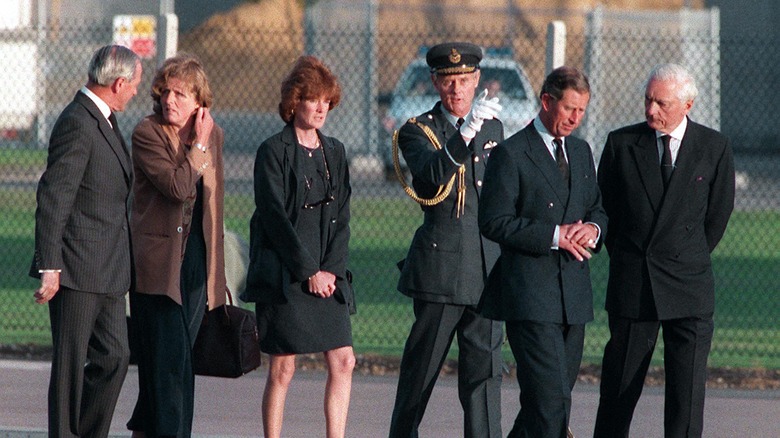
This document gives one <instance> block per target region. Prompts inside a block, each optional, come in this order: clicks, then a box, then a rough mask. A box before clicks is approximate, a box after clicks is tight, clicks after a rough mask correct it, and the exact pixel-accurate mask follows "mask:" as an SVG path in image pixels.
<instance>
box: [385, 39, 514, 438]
mask: <svg viewBox="0 0 780 438" xmlns="http://www.w3.org/2000/svg"><path fill="white" fill-rule="evenodd" d="M481 59H482V49H481V48H479V47H478V46H475V45H473V44H469V43H445V44H439V45H437V46H434V47H432V48H431V49H430V50H429V51H428V53H427V55H426V60H427V62H428V65H429V66H430V68H431V80H432V81H433V85H434V87H435V88H436V90H437V91H438V92H439V97H440V98H441V101H440V102H438V103H437V104H436V105H435V106H434V107H433V109H432V110H430V111H428V112H427V113H424V114H421V115H420V116H418V117H416V118H413V119H410V120H409V122H407V123H406V124H405V125H404V126H403V127H401V129H400V131H399V133H398V146H399V147H400V149H401V151H402V152H403V156H404V158H405V159H406V163H407V164H408V166H409V170H410V171H411V174H412V178H413V179H412V185H413V187H414V190H416V193H413V196H419V197H420V198H424V199H426V200H424V199H420V198H418V201H419V202H420V203H421V208H422V210H423V213H424V219H423V224H422V226H420V227H419V228H418V229H417V232H416V233H415V235H414V239H413V240H412V244H411V246H410V248H409V253H408V255H407V257H406V259H405V261H404V262H402V263H401V264H402V269H401V278H400V281H399V282H398V290H399V291H401V292H402V293H403V294H405V295H407V296H410V297H412V298H413V299H414V315H415V321H414V325H413V326H412V329H411V332H410V333H409V338H408V339H407V341H406V346H405V347H404V353H403V358H402V360H401V370H400V376H399V378H398V390H397V393H396V399H395V408H394V409H393V416H392V421H391V425H390V437H391V438H409V437H417V436H418V432H417V429H418V426H419V424H420V422H421V420H422V417H423V414H424V413H425V407H426V406H427V404H428V400H429V399H430V396H431V392H432V391H433V386H434V384H435V383H436V378H437V377H438V375H439V372H440V371H441V367H442V364H443V363H444V360H445V358H446V356H447V353H448V351H449V349H450V345H451V344H452V340H453V337H454V336H455V334H456V333H457V335H458V346H459V354H458V395H459V398H460V404H461V406H462V408H463V411H464V432H463V436H464V437H500V436H501V373H502V360H501V342H502V333H501V325H500V323H498V322H494V321H491V320H489V319H487V318H484V317H482V316H481V315H480V314H479V313H478V312H477V309H476V306H477V304H478V303H479V300H480V297H481V296H482V289H483V286H484V282H485V279H486V278H487V272H489V270H490V268H492V267H493V264H494V263H495V261H496V259H497V257H498V252H499V251H498V246H497V245H496V244H494V243H492V242H489V241H487V240H485V239H483V238H482V237H481V236H480V234H479V228H478V226H477V205H478V203H479V202H480V189H481V187H482V175H483V173H484V169H485V161H486V159H487V156H488V153H489V152H490V150H491V148H492V147H493V146H494V145H495V144H496V143H497V142H499V141H501V140H502V139H503V132H504V130H503V126H502V125H501V122H499V121H498V120H496V119H495V116H496V115H497V114H498V112H499V111H500V109H501V106H500V105H499V104H498V99H497V98H495V99H490V100H488V99H486V97H485V94H486V93H483V94H482V95H481V97H480V98H479V99H477V100H474V95H475V92H476V89H477V86H478V85H479V77H480V72H479V61H480V60H481ZM459 119H460V120H459ZM448 186H449V187H450V191H449V192H448V191H447V190H448V189H447V187H448ZM437 194H438V196H437ZM432 198H438V199H435V200H433V201H430V199H432ZM401 264H399V265H401Z"/></svg>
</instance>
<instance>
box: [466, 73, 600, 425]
mask: <svg viewBox="0 0 780 438" xmlns="http://www.w3.org/2000/svg"><path fill="white" fill-rule="evenodd" d="M540 98H541V103H542V108H541V110H540V111H539V115H538V117H536V119H534V121H533V122H532V123H531V124H529V125H528V126H527V127H526V128H524V129H523V130H521V131H520V132H518V133H517V134H515V135H513V136H511V137H509V138H508V139H507V140H506V141H504V142H503V143H501V144H499V145H498V147H496V148H495V149H494V150H493V153H492V154H491V156H490V161H489V163H488V166H487V170H486V172H485V184H484V187H483V188H482V198H481V199H480V204H479V228H480V230H481V231H482V234H483V235H484V236H485V237H487V238H488V239H490V240H493V241H495V242H498V243H499V244H500V245H501V258H500V259H499V261H498V263H497V264H496V266H495V268H494V269H493V271H492V272H491V273H490V277H489V280H488V285H487V287H486V288H485V297H484V301H483V304H482V313H483V315H485V316H487V317H489V318H493V319H497V320H503V321H506V331H507V338H508V340H509V345H510V347H511V348H512V353H513V354H514V356H515V360H516V362H517V381H518V383H519V385H520V391H521V393H520V412H519V413H518V414H517V418H516V419H515V423H514V426H513V428H512V431H511V432H510V433H509V437H534V438H543V437H551V438H553V437H554V438H562V437H566V436H567V433H570V432H569V431H568V425H569V415H570V412H571V391H572V388H573V387H574V384H575V382H576V380H577V373H578V372H579V367H580V360H581V359H582V348H583V341H584V335H585V323H587V322H589V321H591V320H592V319H593V303H592V300H593V298H592V290H591V283H590V273H589V268H588V262H587V260H588V259H590V257H591V251H597V250H598V249H599V248H600V245H599V243H598V242H599V241H600V239H599V237H600V235H601V233H603V232H605V231H606V226H607V217H606V214H605V212H604V210H603V208H602V207H601V195H600V194H599V188H598V185H597V184H596V171H595V166H594V164H593V156H592V154H591V150H590V146H589V145H588V143H586V142H585V141H583V140H580V139H578V138H576V137H573V136H571V135H570V134H571V133H572V131H574V129H576V128H577V126H578V125H579V124H580V121H581V120H582V117H583V116H584V115H585V109H586V108H587V105H588V101H589V100H590V85H589V84H588V79H587V77H586V76H585V75H584V74H583V73H581V72H580V71H579V70H577V69H574V68H571V67H559V68H557V69H555V70H553V71H552V72H551V73H550V74H549V75H548V76H547V78H546V79H545V81H544V84H543V85H542V90H541V93H540Z"/></svg>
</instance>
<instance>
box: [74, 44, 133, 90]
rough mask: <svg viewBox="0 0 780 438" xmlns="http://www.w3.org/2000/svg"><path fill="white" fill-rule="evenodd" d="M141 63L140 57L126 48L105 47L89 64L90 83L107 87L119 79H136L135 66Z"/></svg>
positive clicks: (96, 53) (99, 50) (100, 49)
mask: <svg viewBox="0 0 780 438" xmlns="http://www.w3.org/2000/svg"><path fill="white" fill-rule="evenodd" d="M139 62H141V59H140V58H139V57H138V55H136V54H135V52H133V51H132V50H130V49H128V48H127V47H124V46H103V47H101V48H99V49H98V50H97V51H96V52H95V54H94V55H92V60H90V62H89V69H88V70H87V77H88V78H89V81H90V82H92V83H94V84H97V85H102V86H104V87H107V86H109V85H111V84H112V83H113V82H114V81H115V80H117V79H119V78H125V79H127V80H128V81H132V80H133V79H135V77H134V76H135V66H136V64H138V63H139Z"/></svg>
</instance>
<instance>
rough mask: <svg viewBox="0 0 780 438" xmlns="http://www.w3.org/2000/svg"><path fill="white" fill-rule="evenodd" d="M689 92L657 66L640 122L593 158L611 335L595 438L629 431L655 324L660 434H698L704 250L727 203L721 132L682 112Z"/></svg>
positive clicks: (730, 166)
mask: <svg viewBox="0 0 780 438" xmlns="http://www.w3.org/2000/svg"><path fill="white" fill-rule="evenodd" d="M696 94H697V90H696V84H695V83H694V80H693V77H692V76H691V75H690V73H688V71H687V70H685V68H683V67H681V66H679V65H675V64H665V65H661V66H659V67H657V68H656V69H654V70H653V72H652V73H651V74H650V78H649V80H648V82H647V86H646V90H645V118H646V119H647V122H646V123H640V124H637V125H633V126H627V127H625V128H622V129H619V130H617V131H614V132H612V133H610V134H609V136H608V137H607V143H606V146H605V148H604V153H603V154H602V156H601V161H600V164H599V185H600V187H601V192H602V194H603V197H604V208H605V209H606V211H607V215H608V216H609V224H610V228H609V233H607V234H606V237H605V240H604V243H605V245H606V246H607V250H608V251H609V257H610V264H609V283H608V286H607V301H606V309H607V312H608V314H609V329H610V335H611V336H610V340H609V342H608V343H607V345H606V347H605V349H604V361H603V365H602V372H601V379H602V380H601V399H600V402H599V409H598V414H597V417H596V427H595V433H594V435H595V436H596V437H627V436H628V432H629V428H630V425H631V417H632V416H633V413H634V407H635V406H636V403H637V401H638V400H639V396H640V394H641V392H642V386H643V383H644V379H645V375H646V374H647V368H648V366H649V364H650V359H651V357H652V354H653V349H654V347H655V343H656V339H657V337H658V329H659V327H663V339H664V364H665V368H666V391H665V397H666V403H665V409H664V430H665V436H667V437H696V436H701V434H702V428H703V415H704V388H705V383H706V372H707V356H708V355H709V351H710V345H711V342H712V333H713V321H712V314H713V311H714V308H715V285H714V278H713V273H712V262H711V259H710V253H711V252H712V251H713V250H714V249H715V246H716V245H717V244H718V242H719V241H720V239H721V237H722V236H723V233H724V232H725V230H726V224H727V223H728V220H729V217H730V216H731V211H732V210H733V209H734V159H733V156H732V153H731V148H730V146H729V142H728V140H727V139H726V138H725V137H724V136H722V135H721V134H719V133H718V132H716V131H714V130H712V129H709V128H706V127H704V126H702V125H699V124H697V123H694V122H693V121H691V120H690V119H689V118H688V117H687V114H688V111H689V110H690V109H691V107H692V106H693V100H694V99H695V97H696Z"/></svg>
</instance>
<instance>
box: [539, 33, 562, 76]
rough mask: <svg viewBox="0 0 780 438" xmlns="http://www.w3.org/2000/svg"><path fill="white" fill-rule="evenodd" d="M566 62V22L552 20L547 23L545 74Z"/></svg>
mask: <svg viewBox="0 0 780 438" xmlns="http://www.w3.org/2000/svg"><path fill="white" fill-rule="evenodd" d="M565 62H566V24H565V23H564V22H563V21H551V22H550V24H548V25H547V53H546V56H545V65H544V70H545V75H547V74H549V73H550V72H551V71H553V70H554V69H556V68H558V67H560V66H562V65H563V64H564V63H565Z"/></svg>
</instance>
